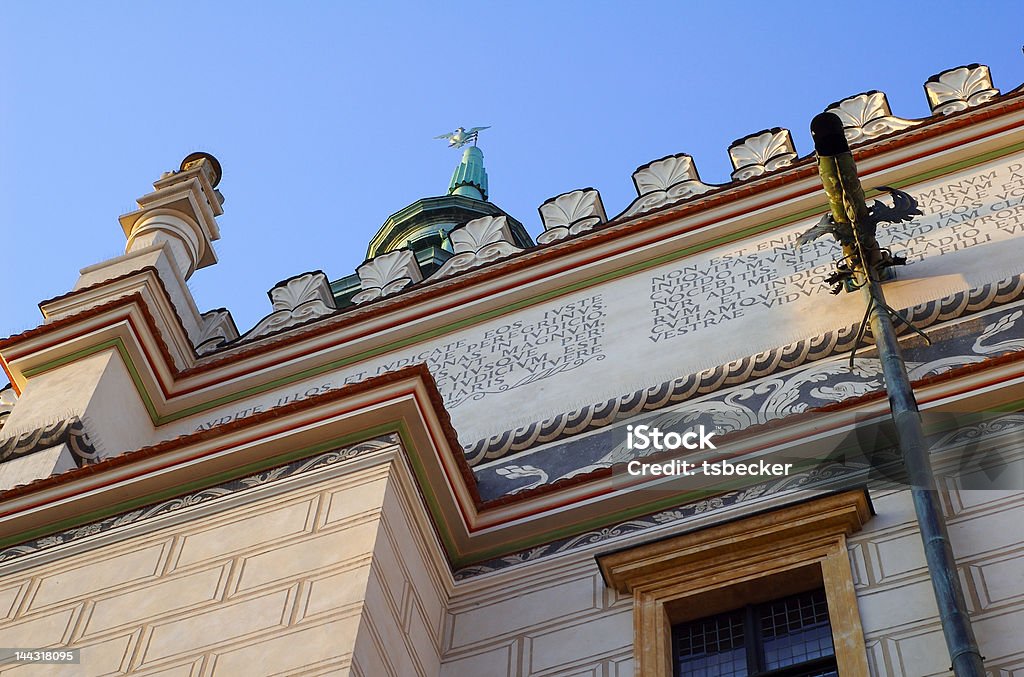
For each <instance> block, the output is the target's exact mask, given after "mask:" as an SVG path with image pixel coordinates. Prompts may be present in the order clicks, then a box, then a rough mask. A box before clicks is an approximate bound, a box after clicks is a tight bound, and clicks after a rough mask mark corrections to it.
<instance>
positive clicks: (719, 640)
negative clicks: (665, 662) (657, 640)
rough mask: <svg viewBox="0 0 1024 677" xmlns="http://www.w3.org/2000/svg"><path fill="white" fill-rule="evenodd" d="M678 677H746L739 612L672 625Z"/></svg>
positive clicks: (740, 614) (744, 651) (741, 621)
mask: <svg viewBox="0 0 1024 677" xmlns="http://www.w3.org/2000/svg"><path fill="white" fill-rule="evenodd" d="M673 634H674V635H675V646H676V651H677V655H676V666H677V667H676V669H677V672H676V674H677V675H679V677H746V675H747V652H746V649H745V648H744V646H743V641H744V637H743V614H742V612H736V613H731V614H722V615H721V616H713V617H711V618H705V619H703V620H699V621H694V622H692V623H684V624H683V625H677V626H676V627H675V628H674V632H673Z"/></svg>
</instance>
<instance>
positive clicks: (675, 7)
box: [0, 0, 1024, 336]
mask: <svg viewBox="0 0 1024 677" xmlns="http://www.w3.org/2000/svg"><path fill="white" fill-rule="evenodd" d="M823 7H824V8H825V9H822V8H823ZM852 8H855V10H854V9H852ZM1022 16H1024V12H1022V10H1021V8H1020V5H1019V3H1017V2H1002V3H989V2H963V1H962V0H960V1H957V2H929V3H927V4H925V3H915V2H890V3H871V2H861V3H820V2H818V3H810V2H789V3H785V4H783V3H763V2H762V3H753V2H750V3H745V2H734V3H719V2H701V3H696V2H661V3H656V2H646V3H645V2H630V3H626V2H621V3H610V2H517V3H490V2H482V3H475V4H469V3H459V4H450V3H444V4H435V3H429V4H428V3H385V2H373V3H356V2H344V3H343V2H323V3H315V2H305V3H284V2H282V3H276V4H271V3H260V2H238V3H217V4H213V3H199V2H190V3H156V2H145V3H144V2H131V3H129V2H125V3H109V2H104V3H84V2H75V3H71V2H69V3H43V2H23V3H13V2H5V3H3V4H0V63H2V64H3V66H2V67H0V254H2V260H3V267H4V274H3V276H2V280H3V282H2V284H0V336H7V335H10V334H12V333H15V332H18V331H22V330H24V329H27V328H30V327H32V326H35V325H36V324H38V323H39V321H40V319H41V316H40V314H39V311H38V308H37V307H36V304H37V303H38V302H39V301H40V300H42V299H44V298H50V297H52V296H55V295H58V294H61V293H63V292H65V291H67V290H69V289H70V288H71V287H72V285H73V284H74V282H75V280H76V279H77V276H78V270H79V269H80V268H82V267H84V266H87V265H90V264H93V263H96V262H98V261H101V260H103V259H106V258H109V257H112V256H116V255H118V254H120V253H122V252H123V249H124V235H123V233H122V232H121V229H120V227H119V226H118V223H117V216H118V215H119V214H122V213H124V212H127V211H131V210H132V209H134V204H135V202H134V200H135V198H136V197H138V196H140V195H142V194H144V193H146V192H148V191H149V190H151V184H152V182H153V181H154V180H156V179H157V178H158V177H159V175H160V173H161V172H162V171H165V170H169V169H177V167H178V163H179V162H180V160H181V158H183V157H184V156H185V155H187V154H188V153H189V152H191V151H194V150H205V151H208V152H211V153H213V154H214V155H216V156H217V157H218V158H219V160H220V161H221V164H222V165H223V167H224V179H223V181H222V183H221V186H220V188H221V190H222V192H223V193H224V195H225V196H226V198H227V201H226V203H225V214H224V216H222V217H221V218H220V220H219V221H220V225H221V231H222V239H221V241H220V242H219V243H218V244H217V250H218V253H219V256H220V263H218V264H217V265H215V266H213V267H211V268H207V269H204V270H200V271H198V272H197V273H196V274H195V275H194V276H193V277H192V279H191V280H190V286H191V288H192V290H193V293H194V294H195V296H196V299H197V302H198V305H199V307H200V309H201V310H207V309H210V308H215V307H220V306H225V307H227V308H229V309H230V310H231V311H232V312H233V314H234V317H235V320H236V322H237V323H238V325H239V328H240V329H241V330H242V331H245V330H246V329H247V328H249V327H250V326H252V325H253V324H254V323H255V322H256V321H257V320H258V319H259V318H260V317H262V316H263V315H265V314H266V313H267V312H269V310H270V304H269V301H268V299H267V297H266V291H267V290H268V289H269V288H270V287H271V286H273V285H274V283H275V282H277V281H278V280H281V279H283V278H286V277H289V276H291V275H294V274H298V273H301V272H304V271H307V270H314V269H322V270H324V271H325V272H326V273H327V274H328V276H329V277H330V278H331V279H335V278H338V277H341V276H344V275H347V274H349V273H351V272H352V271H353V270H354V269H355V267H356V266H357V265H358V264H360V263H361V262H362V261H363V259H364V256H365V251H366V243H367V241H368V240H369V238H370V237H371V236H372V235H373V234H374V232H376V230H377V228H378V227H379V226H380V224H381V223H382V222H383V221H384V220H385V219H386V218H387V216H388V215H389V214H391V213H392V212H395V211H397V210H398V209H400V208H402V207H403V206H405V205H406V204H408V203H410V202H412V201H413V200H415V199H417V198H420V197H425V196H431V195H439V194H443V193H444V192H445V189H446V187H447V182H448V178H449V177H450V175H451V170H452V168H453V167H454V166H455V164H456V162H457V160H458V153H457V152H456V151H452V150H449V149H447V148H446V147H445V144H444V143H443V142H441V141H436V140H434V139H433V137H434V136H436V135H438V134H441V133H443V132H446V131H449V130H451V129H453V128H454V127H456V126H458V125H465V126H475V125H481V126H482V125H491V126H492V129H489V130H487V131H486V132H485V133H484V134H483V135H482V136H481V144H480V145H481V148H482V149H483V151H484V153H485V156H486V165H487V169H488V172H489V174H490V182H491V200H492V201H493V202H495V203H496V204H498V205H499V206H501V207H502V208H503V209H505V210H506V211H507V212H509V213H510V214H512V215H513V216H515V217H516V218H518V219H519V220H520V221H522V222H523V223H524V225H526V227H527V229H528V230H529V231H530V232H531V233H532V234H533V235H536V234H537V233H538V232H539V231H540V219H539V217H538V215H537V207H538V206H539V205H540V204H541V202H543V201H544V200H545V199H547V198H548V197H551V196H553V195H556V194H558V193H562V192H565V191H568V190H572V189H574V188H580V187H584V186H594V187H596V188H598V189H599V190H600V191H601V194H602V197H603V200H604V204H605V206H606V208H607V210H608V212H609V214H613V213H618V212H620V211H621V210H622V209H623V208H625V206H626V205H627V204H628V203H629V202H630V201H631V199H632V198H633V197H634V191H633V186H632V183H631V181H630V175H631V173H632V171H633V170H634V169H635V168H636V167H637V166H639V165H641V164H644V163H646V162H648V161H650V160H653V159H656V158H660V157H663V156H665V155H669V154H672V153H679V152H686V153H690V154H691V155H693V156H694V158H695V161H696V164H697V168H698V170H699V171H700V174H701V177H702V178H703V179H704V180H705V181H707V182H709V183H721V182H724V181H727V180H728V175H729V171H730V166H729V162H728V156H727V154H726V148H727V147H728V145H729V143H730V142H731V141H732V140H733V139H736V138H738V137H741V136H745V135H746V134H749V133H752V132H755V131H758V130H761V129H764V128H767V127H774V126H780V127H787V128H789V129H791V130H793V133H794V137H795V139H796V144H797V150H798V151H799V152H800V153H801V154H806V153H808V152H809V151H810V150H811V144H810V140H809V134H808V133H807V125H808V123H809V121H810V119H811V117H813V115H814V114H815V113H817V112H819V111H821V110H822V109H823V108H824V107H825V106H826V105H827V104H829V103H831V102H832V101H835V100H837V99H841V98H844V97H846V96H849V95H852V94H856V93H859V92H862V91H865V90H869V89H880V90H883V91H885V92H886V93H887V94H888V96H889V101H890V104H891V105H892V107H893V110H894V113H895V114H896V115H900V116H902V117H909V118H914V117H923V116H925V115H927V114H928V106H927V103H926V100H925V97H924V91H923V89H922V84H923V83H924V81H925V80H926V79H927V78H928V77H929V76H930V75H932V74H934V73H937V72H939V71H941V70H944V69H947V68H951V67H954V66H958V65H963V64H967V63H971V62H980V63H985V64H988V65H989V66H990V67H991V69H992V74H993V79H994V80H995V83H996V86H997V87H999V88H1000V89H1001V90H1002V91H1004V92H1006V91H1009V90H1011V89H1014V88H1015V87H1017V86H1018V85H1020V83H1021V82H1024V56H1022V54H1021V43H1022V42H1024V33H1022V32H1021V31H1020V25H1021V19H1022ZM832 26H835V28H833V27H832ZM826 35H835V36H837V38H839V39H836V40H833V41H827V40H825V39H824V38H823V36H826Z"/></svg>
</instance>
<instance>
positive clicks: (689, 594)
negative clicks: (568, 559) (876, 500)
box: [597, 489, 873, 677]
mask: <svg viewBox="0 0 1024 677" xmlns="http://www.w3.org/2000/svg"><path fill="white" fill-rule="evenodd" d="M872 513H873V511H872V508H871V502H870V499H869V497H868V494H867V492H866V491H865V490H863V489H857V490H850V491H844V492H840V493H835V494H831V495H825V496H822V497H817V498H812V499H810V500H807V501H802V502H800V503H796V504H794V505H790V506H786V507H782V508H778V509H775V510H770V511H767V512H763V513H758V514H755V515H751V516H747V517H741V518H738V519H736V520H732V521H729V522H726V523H723V524H717V525H714V526H711V527H707V528H705V529H700V530H697V531H693V532H690V533H685V534H681V535H679V536H671V537H669V538H666V539H661V540H658V541H654V542H652V543H647V544H644V545H640V546H636V547H632V548H628V549H626V550H621V551H618V552H612V553H607V554H604V555H599V556H598V557H597V562H598V565H599V566H600V569H601V574H602V575H603V576H604V580H605V583H606V584H607V585H608V586H609V587H611V588H613V589H615V590H617V591H618V592H620V593H631V594H632V595H633V652H634V659H635V661H636V674H637V675H638V677H672V674H673V670H672V655H671V654H672V641H671V627H672V625H673V624H674V623H680V622H683V621H687V620H694V619H697V618H702V617H704V616H708V615H713V614H716V613H720V612H724V611H728V610H730V609H734V608H738V607H741V606H744V605H745V604H750V603H757V602H762V601H767V600H769V599H774V598H777V597H784V596H786V595H789V594H794V593H797V592H802V591H805V590H810V589H812V588H815V587H824V588H825V594H826V597H827V599H828V611H829V619H830V621H831V624H832V638H833V643H834V645H835V652H836V662H837V665H838V666H839V674H841V675H867V674H868V667H867V654H866V650H865V648H864V633H863V630H862V629H861V622H860V614H859V612H858V609H857V594H856V592H855V590H854V586H853V572H852V570H851V568H850V559H849V555H848V553H847V547H846V538H847V536H849V535H850V534H852V533H854V532H857V531H860V529H861V528H862V527H863V525H864V524H865V522H867V520H868V519H870V517H871V515H872Z"/></svg>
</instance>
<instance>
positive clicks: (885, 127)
mask: <svg viewBox="0 0 1024 677" xmlns="http://www.w3.org/2000/svg"><path fill="white" fill-rule="evenodd" d="M825 110H826V112H828V113H835V114H836V115H838V116H839V119H840V120H842V121H843V127H844V128H845V129H846V139H847V141H849V142H850V143H856V142H858V141H867V140H868V139H873V138H875V137H876V136H882V135H883V134H888V133H890V132H898V131H901V130H904V129H907V128H908V127H913V126H914V125H917V124H920V123H919V122H915V121H914V120H904V119H903V118H898V117H896V116H894V115H893V114H892V109H890V108H889V100H888V99H887V98H886V97H885V92H879V91H877V90H872V91H870V92H864V93H863V94H857V95H856V96H851V97H849V98H846V99H843V100H842V101H836V102H835V103H833V104H832V105H830V106H829V107H828V108H826V109H825Z"/></svg>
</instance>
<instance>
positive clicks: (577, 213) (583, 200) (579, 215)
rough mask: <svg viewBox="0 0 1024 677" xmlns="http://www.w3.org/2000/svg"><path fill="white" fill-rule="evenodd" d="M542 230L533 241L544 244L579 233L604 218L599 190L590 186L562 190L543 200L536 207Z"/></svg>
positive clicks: (599, 222) (603, 220)
mask: <svg viewBox="0 0 1024 677" xmlns="http://www.w3.org/2000/svg"><path fill="white" fill-rule="evenodd" d="M537 211H539V212H540V220H541V222H542V223H543V224H544V232H543V233H541V234H540V235H539V236H538V237H537V242H539V243H541V244H547V243H548V242H555V241H556V240H562V239H564V238H567V237H569V236H570V235H576V234H578V233H583V232H586V231H588V230H590V229H591V228H593V227H594V226H597V225H599V224H602V223H604V222H605V221H607V220H608V215H607V214H606V213H605V211H604V204H603V203H602V202H601V194H600V193H599V192H597V191H596V190H594V189H593V188H582V189H580V190H574V191H572V192H570V193H562V194H561V195H556V196H555V197H553V198H551V199H549V200H547V201H545V202H544V204H542V205H541V206H540V208H539V209H538V210H537Z"/></svg>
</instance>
